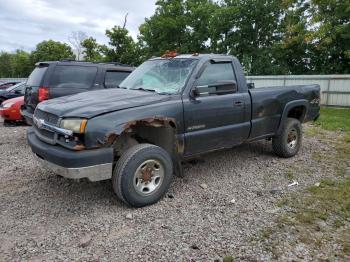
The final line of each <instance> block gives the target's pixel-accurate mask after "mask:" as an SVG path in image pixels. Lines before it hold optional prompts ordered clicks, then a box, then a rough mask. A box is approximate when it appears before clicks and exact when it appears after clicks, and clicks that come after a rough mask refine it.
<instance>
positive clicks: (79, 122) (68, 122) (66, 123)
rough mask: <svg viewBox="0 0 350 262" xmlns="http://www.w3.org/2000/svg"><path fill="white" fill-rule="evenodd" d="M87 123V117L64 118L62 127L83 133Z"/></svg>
mask: <svg viewBox="0 0 350 262" xmlns="http://www.w3.org/2000/svg"><path fill="white" fill-rule="evenodd" d="M86 124H87V119H79V118H71V119H62V120H61V124H60V127H61V128H64V129H68V130H72V131H73V132H74V133H77V134H83V133H85V128H86Z"/></svg>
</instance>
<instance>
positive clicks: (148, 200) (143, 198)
mask: <svg viewBox="0 0 350 262" xmlns="http://www.w3.org/2000/svg"><path fill="white" fill-rule="evenodd" d="M172 176H173V165H172V161H171V157H170V156H169V154H168V153H167V152H166V151H165V150H164V149H162V148H160V147H158V146H155V145H151V144H139V145H135V146H133V147H131V148H130V149H128V150H127V151H125V152H124V154H123V155H122V156H121V157H120V159H119V160H118V162H117V164H116V167H115V169H114V172H113V176H112V183H113V189H114V192H115V193H116V194H117V196H118V198H119V199H120V200H122V201H123V202H125V203H127V204H129V205H131V206H134V207H143V206H146V205H151V204H154V203H156V202H157V201H159V199H160V198H161V197H162V196H163V195H164V194H165V193H166V192H167V191H168V189H169V187H170V184H171V181H172Z"/></svg>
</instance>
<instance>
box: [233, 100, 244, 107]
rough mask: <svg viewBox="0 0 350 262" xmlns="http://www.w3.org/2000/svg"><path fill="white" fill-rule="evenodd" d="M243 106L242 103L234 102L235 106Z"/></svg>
mask: <svg viewBox="0 0 350 262" xmlns="http://www.w3.org/2000/svg"><path fill="white" fill-rule="evenodd" d="M242 105H243V102H242V101H236V102H235V106H242Z"/></svg>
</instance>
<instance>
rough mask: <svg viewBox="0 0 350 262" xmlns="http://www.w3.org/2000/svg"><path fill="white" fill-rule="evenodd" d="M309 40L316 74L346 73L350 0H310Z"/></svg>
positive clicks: (349, 60)
mask: <svg viewBox="0 0 350 262" xmlns="http://www.w3.org/2000/svg"><path fill="white" fill-rule="evenodd" d="M310 11H311V13H312V19H311V26H312V27H313V28H315V29H314V30H312V34H311V39H312V41H313V43H314V46H313V48H314V50H313V51H314V54H315V56H314V59H315V61H314V65H315V70H316V71H317V72H319V73H332V74H337V73H339V74H348V73H350V1H347V0H312V1H311V7H310Z"/></svg>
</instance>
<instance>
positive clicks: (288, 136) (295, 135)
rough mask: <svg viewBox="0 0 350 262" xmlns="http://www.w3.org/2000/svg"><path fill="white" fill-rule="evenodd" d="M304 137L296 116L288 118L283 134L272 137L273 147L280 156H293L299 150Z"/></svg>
mask: <svg viewBox="0 0 350 262" xmlns="http://www.w3.org/2000/svg"><path fill="white" fill-rule="evenodd" d="M302 138H303V136H302V129H301V123H300V121H299V120H298V119H295V118H287V120H286V121H285V123H284V125H283V129H282V132H281V134H280V135H278V136H275V137H274V138H273V139H272V148H273V150H274V152H275V153H276V155H278V156H280V157H285V158H287V157H292V156H295V155H296V154H297V153H298V152H299V149H300V147H301V144H302Z"/></svg>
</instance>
